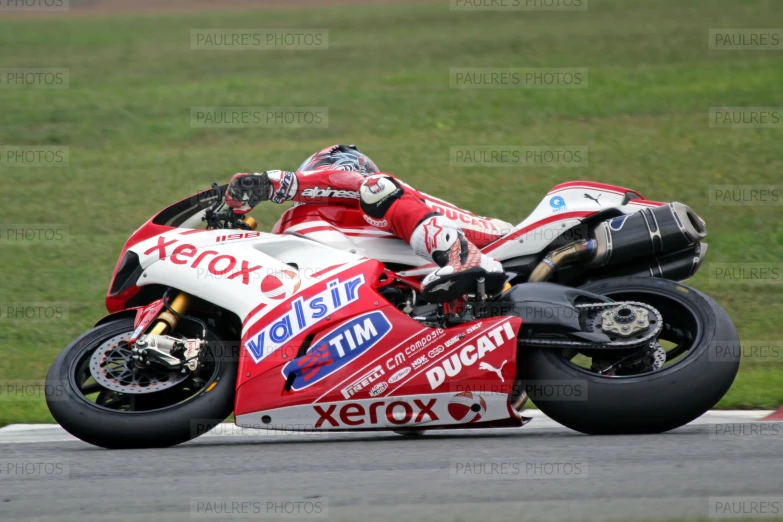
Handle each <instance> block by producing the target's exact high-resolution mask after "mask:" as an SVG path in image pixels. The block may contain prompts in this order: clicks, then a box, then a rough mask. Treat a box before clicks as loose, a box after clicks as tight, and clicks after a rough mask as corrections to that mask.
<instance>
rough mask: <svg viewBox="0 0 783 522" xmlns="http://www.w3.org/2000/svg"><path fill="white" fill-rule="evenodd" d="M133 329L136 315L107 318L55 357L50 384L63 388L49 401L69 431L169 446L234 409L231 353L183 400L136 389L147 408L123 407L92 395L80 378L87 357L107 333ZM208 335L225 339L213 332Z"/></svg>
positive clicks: (102, 439)
mask: <svg viewBox="0 0 783 522" xmlns="http://www.w3.org/2000/svg"><path fill="white" fill-rule="evenodd" d="M132 331H133V320H132V319H120V320H117V321H113V322H110V323H106V324H104V325H101V326H99V327H97V328H94V329H92V330H90V331H89V332H87V333H85V334H84V335H82V336H81V337H79V338H77V339H76V340H75V341H73V342H72V343H71V344H69V345H68V346H67V347H66V348H65V349H64V350H63V351H62V352H61V353H60V355H59V356H58V357H57V358H56V359H55V361H54V363H53V364H52V366H51V368H50V369H49V373H48V374H47V376H46V384H47V389H52V390H58V393H57V394H56V395H55V394H51V395H48V396H47V398H46V402H47V405H48V407H49V411H50V412H51V413H52V416H53V417H54V418H55V420H57V422H58V423H59V424H60V426H62V427H63V428H64V429H65V430H66V431H68V433H70V434H71V435H73V436H75V437H77V438H79V439H81V440H83V441H85V442H88V443H90V444H94V445H96V446H100V447H103V448H110V449H130V448H163V447H168V446H173V445H176V444H180V443H182V442H186V441H188V440H190V439H193V438H195V437H197V436H198V435H201V434H203V433H204V431H208V429H209V428H211V427H213V426H214V424H215V423H217V422H220V421H222V420H224V419H225V418H226V417H228V416H229V415H230V414H231V412H232V411H233V409H234V391H235V385H236V378H237V363H236V360H235V359H234V358H233V357H227V356H222V357H215V359H216V360H215V361H214V366H213V371H212V372H211V375H210V378H209V380H208V381H207V382H206V383H205V384H204V385H203V387H202V388H201V391H198V392H196V393H194V394H192V396H189V397H186V398H185V399H184V400H182V401H180V402H176V403H174V401H172V400H170V399H169V397H170V394H168V395H166V396H164V395H163V394H165V393H166V392H164V391H159V392H153V393H149V394H142V395H136V396H135V397H134V398H133V400H141V399H138V398H142V399H143V400H144V401H145V403H146V408H145V410H144V411H117V410H113V409H111V408H108V407H106V406H103V405H101V404H99V403H98V402H99V401H91V400H89V399H88V398H87V396H86V395H85V393H84V390H83V389H80V384H79V382H77V381H78V380H79V379H78V378H76V375H77V374H78V373H79V372H80V368H83V365H84V361H85V360H89V356H90V354H91V353H93V352H94V351H95V350H96V349H97V348H98V347H99V346H101V344H102V343H104V342H105V341H106V340H107V339H112V338H114V337H115V336H117V335H122V334H125V333H128V334H130V332H132ZM207 340H208V341H210V343H216V344H218V343H217V342H218V341H219V339H218V337H217V336H216V335H215V334H214V333H212V332H208V335H207ZM221 351H224V350H221ZM91 386H92V387H95V386H96V385H91ZM59 390H64V393H60V392H59ZM100 393H107V392H106V391H105V390H104V391H101V392H100ZM156 401H157V402H156Z"/></svg>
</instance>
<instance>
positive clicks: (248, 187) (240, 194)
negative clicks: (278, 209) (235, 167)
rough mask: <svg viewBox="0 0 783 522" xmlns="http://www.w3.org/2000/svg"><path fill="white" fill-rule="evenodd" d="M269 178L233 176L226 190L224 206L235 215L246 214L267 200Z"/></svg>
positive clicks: (263, 175) (248, 175)
mask: <svg viewBox="0 0 783 522" xmlns="http://www.w3.org/2000/svg"><path fill="white" fill-rule="evenodd" d="M271 186H272V185H271V183H270V181H269V176H268V175H267V173H266V172H264V173H263V174H247V173H240V174H235V175H234V177H233V178H231V181H230V182H229V184H228V188H227V189H226V199H225V201H226V205H228V206H229V207H231V208H232V209H234V213H235V214H247V213H248V212H250V211H251V210H253V207H255V206H256V205H258V204H259V203H261V202H262V201H266V200H268V199H269V192H270V188H271Z"/></svg>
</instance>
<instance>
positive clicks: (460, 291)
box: [410, 215, 506, 302]
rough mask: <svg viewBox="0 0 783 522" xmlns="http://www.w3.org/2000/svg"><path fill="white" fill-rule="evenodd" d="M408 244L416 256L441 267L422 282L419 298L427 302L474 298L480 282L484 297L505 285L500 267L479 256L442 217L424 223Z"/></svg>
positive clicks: (432, 217)
mask: <svg viewBox="0 0 783 522" xmlns="http://www.w3.org/2000/svg"><path fill="white" fill-rule="evenodd" d="M410 244H411V246H412V247H413V250H414V251H415V252H416V253H417V254H418V255H420V256H422V257H424V258H425V259H431V260H432V261H433V262H434V263H435V264H436V265H438V266H439V267H440V268H438V269H437V270H436V271H435V272H432V273H431V274H429V275H428V276H427V277H425V278H424V281H423V282H422V285H423V288H422V294H423V296H424V297H425V298H426V299H427V300H429V301H433V302H446V301H453V300H454V299H457V298H458V297H460V296H462V295H465V294H475V293H477V291H478V290H479V288H478V282H479V280H480V279H482V278H483V279H484V291H485V292H486V293H495V292H497V291H499V290H500V289H501V288H502V287H503V284H504V283H505V280H506V275H505V273H504V271H503V265H501V264H500V263H499V262H498V261H497V260H496V259H493V258H491V257H489V256H487V255H484V254H482V253H481V251H480V250H479V249H478V248H477V247H476V245H474V244H473V243H471V242H470V241H468V239H467V238H466V237H465V234H464V233H463V232H462V230H460V229H459V228H457V227H455V226H454V225H453V223H452V222H451V221H450V220H448V219H446V218H445V217H443V216H441V215H434V216H432V215H431V216H429V217H427V218H426V219H424V221H422V222H421V223H420V224H419V226H417V227H416V229H415V230H414V231H413V234H411V238H410Z"/></svg>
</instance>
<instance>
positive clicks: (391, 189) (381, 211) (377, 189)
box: [359, 175, 405, 218]
mask: <svg viewBox="0 0 783 522" xmlns="http://www.w3.org/2000/svg"><path fill="white" fill-rule="evenodd" d="M403 194H405V190H404V189H403V188H402V187H401V186H400V184H399V183H397V181H396V180H395V179H394V178H391V177H389V176H383V175H380V176H370V177H368V178H367V179H365V180H364V182H363V183H362V186H361V187H359V201H360V203H361V206H362V210H363V211H364V213H365V214H367V215H368V216H370V217H374V218H382V217H383V216H385V215H386V212H387V211H388V210H389V207H391V206H392V203H394V202H395V201H397V200H398V199H400V198H401V197H402V195H403Z"/></svg>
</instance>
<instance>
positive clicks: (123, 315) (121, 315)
mask: <svg viewBox="0 0 783 522" xmlns="http://www.w3.org/2000/svg"><path fill="white" fill-rule="evenodd" d="M143 309H144V307H141V306H140V307H138V308H128V309H126V310H120V311H119V312H114V313H112V314H109V315H105V316H103V317H102V318H101V319H100V320H99V321H98V322H97V323H95V326H94V328H98V327H99V326H103V325H104V324H106V323H111V322H113V321H117V320H119V319H136V317H138V315H139V314H140V313H141V311H142V310H143Z"/></svg>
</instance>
